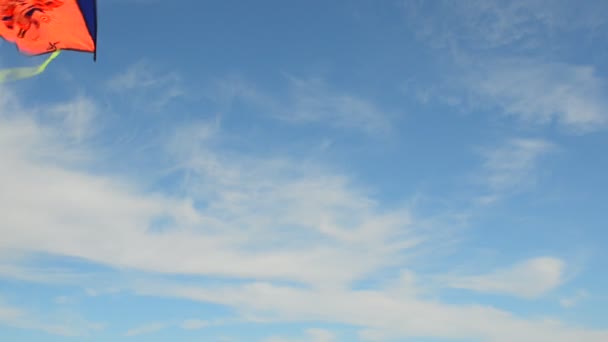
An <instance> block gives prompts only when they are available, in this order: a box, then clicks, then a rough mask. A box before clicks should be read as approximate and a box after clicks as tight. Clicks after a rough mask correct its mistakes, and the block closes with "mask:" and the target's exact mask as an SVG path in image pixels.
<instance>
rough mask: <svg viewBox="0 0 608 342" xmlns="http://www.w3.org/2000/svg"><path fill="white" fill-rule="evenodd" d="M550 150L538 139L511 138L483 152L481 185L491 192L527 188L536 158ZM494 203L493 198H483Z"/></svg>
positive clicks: (549, 147)
mask: <svg viewBox="0 0 608 342" xmlns="http://www.w3.org/2000/svg"><path fill="white" fill-rule="evenodd" d="M552 148H553V144H552V143H550V142H547V141H545V140H541V139H525V138H519V139H511V140H509V141H507V142H506V143H505V144H503V145H502V146H499V147H496V148H492V149H485V150H484V151H483V155H484V158H485V160H484V163H483V174H482V182H483V183H485V184H486V185H487V186H489V187H490V188H491V189H492V190H493V191H505V190H506V191H509V190H512V189H517V188H519V187H522V186H526V185H530V183H531V182H533V180H534V178H535V177H534V172H535V171H536V167H537V163H538V161H539V159H540V158H541V157H542V156H544V155H545V154H546V153H547V152H549V151H550V150H551V149H552ZM483 199H484V200H486V201H487V202H490V203H491V202H493V201H495V200H496V198H495V196H494V195H490V196H486V197H484V198H483Z"/></svg>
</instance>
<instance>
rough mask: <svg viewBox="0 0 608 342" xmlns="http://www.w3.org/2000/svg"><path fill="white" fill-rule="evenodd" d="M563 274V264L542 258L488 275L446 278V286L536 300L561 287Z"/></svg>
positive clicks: (555, 259) (553, 259)
mask: <svg viewBox="0 0 608 342" xmlns="http://www.w3.org/2000/svg"><path fill="white" fill-rule="evenodd" d="M564 271H565V265H564V262H563V261H562V260H560V259H557V258H552V257H541V258H534V259H530V260H526V261H524V262H521V263H518V264H515V265H513V266H511V267H508V268H504V269H497V270H494V271H492V272H491V273H488V274H481V275H471V276H453V277H448V278H447V279H446V280H445V282H446V284H447V286H449V287H452V288H459V289H467V290H472V291H477V292H485V293H496V294H505V295H513V296H517V297H523V298H536V297H539V296H542V295H544V294H546V293H547V292H549V291H551V290H554V289H556V288H557V287H558V286H559V285H561V284H562V282H563V281H564V280H565V279H564Z"/></svg>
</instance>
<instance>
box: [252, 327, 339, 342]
mask: <svg viewBox="0 0 608 342" xmlns="http://www.w3.org/2000/svg"><path fill="white" fill-rule="evenodd" d="M305 335H306V336H305V337H302V338H294V337H280V336H273V337H269V338H267V339H265V340H264V342H332V341H336V338H335V335H334V334H333V333H332V332H331V331H329V330H325V329H318V328H311V329H307V330H306V331H305Z"/></svg>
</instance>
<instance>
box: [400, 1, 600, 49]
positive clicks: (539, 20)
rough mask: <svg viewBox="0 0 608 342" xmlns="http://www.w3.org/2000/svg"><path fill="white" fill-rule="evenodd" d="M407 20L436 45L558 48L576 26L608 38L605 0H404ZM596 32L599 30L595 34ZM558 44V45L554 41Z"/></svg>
mask: <svg viewBox="0 0 608 342" xmlns="http://www.w3.org/2000/svg"><path fill="white" fill-rule="evenodd" d="M403 3H404V7H405V10H406V14H407V18H408V23H409V24H410V25H411V26H412V27H413V28H414V29H415V30H416V32H417V33H418V35H419V36H420V37H421V39H424V40H425V41H426V42H427V43H429V44H431V45H433V46H437V47H447V48H455V47H456V48H465V49H470V50H484V49H492V48H501V47H505V46H508V47H510V48H521V49H525V50H531V49H538V48H542V47H547V46H555V45H557V43H556V40H557V39H556V38H561V37H562V34H564V33H568V32H573V31H575V30H581V29H583V30H586V32H588V33H589V37H590V38H592V37H598V38H604V37H602V35H601V33H600V32H601V28H602V27H605V26H606V24H607V23H608V21H607V20H606V18H605V16H602V15H601V14H600V13H603V12H605V11H606V9H607V6H606V4H605V3H603V2H601V1H600V2H587V3H585V4H584V5H577V4H574V3H573V2H571V1H568V0H528V1H518V0H506V1H505V0H462V1H449V0H437V1H433V3H432V4H431V3H428V2H425V1H416V0H414V1H403ZM596 33H597V34H596ZM552 44H553V45H552Z"/></svg>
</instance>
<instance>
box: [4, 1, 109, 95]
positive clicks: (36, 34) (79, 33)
mask: <svg viewBox="0 0 608 342" xmlns="http://www.w3.org/2000/svg"><path fill="white" fill-rule="evenodd" d="M0 37H2V38H3V39H4V40H6V41H8V42H10V43H14V44H15V45H16V46H17V48H18V50H19V52H21V53H22V54H24V55H29V56H38V55H45V54H51V55H50V56H49V58H48V59H47V60H46V61H45V62H44V63H43V64H42V65H40V66H37V67H25V68H15V69H10V70H0V83H2V82H5V81H8V80H17V79H23V78H27V77H32V76H35V75H38V74H40V73H41V72H43V71H44V69H45V68H46V67H47V66H48V64H49V63H50V62H51V61H52V60H53V59H54V58H55V57H57V54H58V52H59V51H61V50H72V51H80V52H89V53H93V59H94V60H95V59H96V57H97V3H96V0H0Z"/></svg>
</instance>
